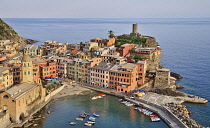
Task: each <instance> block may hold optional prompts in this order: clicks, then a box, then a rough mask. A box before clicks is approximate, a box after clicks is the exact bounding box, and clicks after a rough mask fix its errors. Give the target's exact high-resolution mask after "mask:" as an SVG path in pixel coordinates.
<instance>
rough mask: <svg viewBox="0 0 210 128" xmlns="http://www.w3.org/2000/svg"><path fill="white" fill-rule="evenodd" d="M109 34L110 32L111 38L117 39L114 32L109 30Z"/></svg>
mask: <svg viewBox="0 0 210 128" xmlns="http://www.w3.org/2000/svg"><path fill="white" fill-rule="evenodd" d="M108 32H109V33H108V34H109V38H113V37H115V35H114V32H113V31H112V30H109V31H108Z"/></svg>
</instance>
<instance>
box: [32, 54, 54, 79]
mask: <svg viewBox="0 0 210 128" xmlns="http://www.w3.org/2000/svg"><path fill="white" fill-rule="evenodd" d="M32 62H33V78H34V81H35V82H38V79H39V78H41V79H45V77H56V76H57V73H56V62H54V61H48V60H44V59H43V58H41V57H35V58H32Z"/></svg>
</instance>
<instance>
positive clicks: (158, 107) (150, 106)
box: [124, 97, 188, 128]
mask: <svg viewBox="0 0 210 128" xmlns="http://www.w3.org/2000/svg"><path fill="white" fill-rule="evenodd" d="M124 99H126V100H128V101H130V102H133V103H135V104H138V105H139V106H142V107H144V108H146V109H148V110H150V111H153V112H155V113H157V114H158V115H159V116H160V117H161V119H163V120H164V122H165V123H167V124H168V125H169V126H170V127H171V128H174V126H173V125H172V123H171V121H170V120H172V121H173V122H175V123H176V124H177V125H178V127H179V128H188V126H187V125H185V124H184V123H183V122H182V121H181V120H180V119H179V118H177V117H176V116H175V115H174V114H173V113H172V112H171V111H170V110H168V109H167V108H166V107H164V106H161V105H158V104H154V103H151V102H148V101H145V100H143V99H137V100H133V99H130V98H127V97H125V98H124ZM163 113H165V114H167V116H169V118H170V120H169V119H167V118H166V117H165V116H163Z"/></svg>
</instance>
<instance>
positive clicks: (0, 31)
mask: <svg viewBox="0 0 210 128" xmlns="http://www.w3.org/2000/svg"><path fill="white" fill-rule="evenodd" d="M0 40H10V41H11V42H18V43H19V44H20V45H24V44H30V43H35V42H37V41H35V40H31V39H25V38H22V37H20V35H19V34H18V33H17V32H15V30H14V29H13V28H12V27H10V26H9V25H8V24H6V23H5V22H4V21H3V20H2V19H0Z"/></svg>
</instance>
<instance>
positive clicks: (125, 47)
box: [117, 44, 135, 56]
mask: <svg viewBox="0 0 210 128" xmlns="http://www.w3.org/2000/svg"><path fill="white" fill-rule="evenodd" d="M134 47H135V45H134V44H123V45H121V46H120V47H119V48H117V52H119V53H120V56H127V55H128V54H129V51H130V50H131V49H132V48H134Z"/></svg>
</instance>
